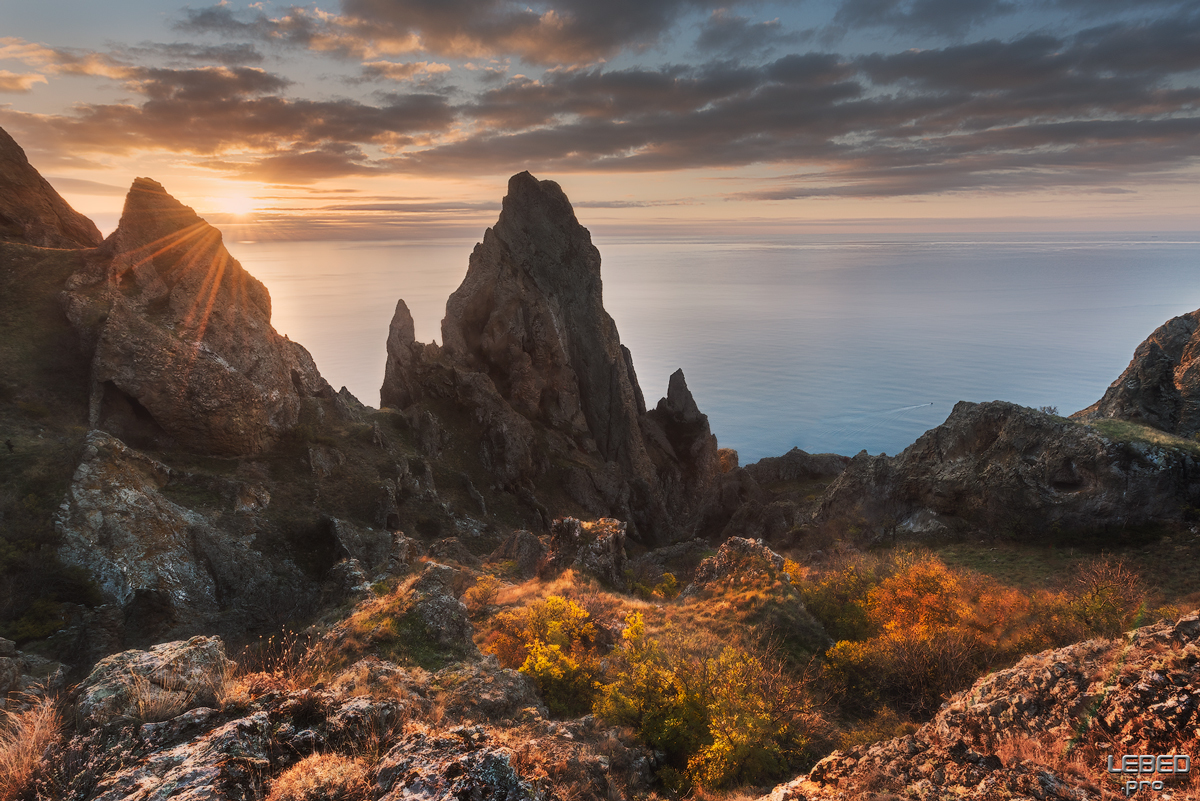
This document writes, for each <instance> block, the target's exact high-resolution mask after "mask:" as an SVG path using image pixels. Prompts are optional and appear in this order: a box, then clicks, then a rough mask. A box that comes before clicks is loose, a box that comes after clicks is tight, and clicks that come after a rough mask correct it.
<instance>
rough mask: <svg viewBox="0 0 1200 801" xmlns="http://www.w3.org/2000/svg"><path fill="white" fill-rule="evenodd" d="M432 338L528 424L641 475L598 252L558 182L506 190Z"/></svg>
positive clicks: (632, 391) (523, 177)
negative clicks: (482, 377) (438, 335)
mask: <svg viewBox="0 0 1200 801" xmlns="http://www.w3.org/2000/svg"><path fill="white" fill-rule="evenodd" d="M442 337H443V347H444V348H445V349H446V351H447V353H448V354H450V355H451V356H452V357H455V358H457V359H459V360H460V361H462V362H464V363H466V364H468V365H470V366H472V367H474V368H476V369H480V370H483V371H485V372H486V373H487V375H488V376H489V377H490V378H491V379H492V381H493V382H494V383H495V385H496V388H497V389H498V390H499V392H500V394H501V396H502V397H504V399H505V400H506V401H508V403H509V404H510V405H511V406H512V407H513V409H515V410H516V411H517V412H519V413H520V414H522V415H523V416H525V417H526V418H528V419H530V420H535V421H539V422H542V423H545V424H546V425H549V426H550V427H552V428H555V429H558V430H561V431H564V432H570V433H571V434H572V435H575V436H581V437H589V438H590V439H592V440H593V441H594V443H595V447H596V449H597V450H598V451H599V453H600V454H601V455H602V456H603V457H604V458H605V459H606V460H608V461H614V462H617V463H618V464H620V465H621V467H622V468H624V469H626V470H632V471H634V472H637V473H643V474H646V473H648V471H649V469H650V463H649V459H648V457H647V455H646V450H645V446H644V445H643V444H642V442H641V437H640V435H639V433H638V425H637V417H638V411H639V409H638V401H637V398H638V396H639V394H640V391H639V390H638V389H637V378H636V375H635V374H634V372H633V366H632V364H631V363H630V362H629V361H628V359H627V357H626V353H627V352H626V351H624V350H623V349H622V347H621V342H620V339H619V337H618V336H617V327H616V324H615V323H614V322H613V319H612V317H610V316H609V315H608V312H606V311H605V310H604V303H603V297H602V289H601V282H600V252H599V251H598V250H597V249H596V247H595V246H594V245H593V244H592V239H591V235H590V234H589V233H588V231H587V229H586V228H584V227H583V226H582V225H580V224H579V221H578V220H577V219H576V218H575V213H574V211H573V210H572V209H571V204H570V202H569V201H568V200H567V197H566V195H565V194H564V193H563V191H562V189H561V188H560V187H559V186H558V184H556V183H554V182H553V181H538V180H537V179H536V178H534V177H533V176H532V175H530V174H529V173H527V172H523V173H520V174H519V175H514V176H513V177H512V178H511V179H510V180H509V183H508V195H507V196H506V197H505V198H504V205H503V210H502V211H501V213H500V219H499V221H498V222H497V223H496V226H495V227H494V228H491V229H489V230H488V231H487V232H486V233H485V234H484V237H483V242H482V243H480V244H479V245H477V246H476V247H475V251H474V253H472V254H471V260H470V265H469V267H468V269H467V275H466V278H464V279H463V283H462V285H461V286H460V287H459V288H458V290H457V291H455V292H454V294H453V295H451V296H450V299H449V301H448V302H447V304H446V317H445V319H444V320H443V321H442Z"/></svg>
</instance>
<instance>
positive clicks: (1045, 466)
mask: <svg viewBox="0 0 1200 801" xmlns="http://www.w3.org/2000/svg"><path fill="white" fill-rule="evenodd" d="M1197 467H1200V455H1198V453H1197V451H1195V450H1194V449H1192V448H1191V447H1190V446H1189V447H1171V446H1168V445H1155V444H1152V443H1148V442H1129V441H1117V440H1113V439H1110V438H1107V437H1105V436H1103V435H1102V434H1101V433H1100V432H1098V431H1096V430H1094V429H1091V428H1089V427H1087V426H1083V425H1080V424H1078V423H1073V422H1070V421H1068V420H1064V419H1062V418H1060V417H1055V416H1052V415H1048V414H1043V413H1042V412H1038V411H1035V410H1033V409H1029V408H1026V407H1023V406H1017V405H1016V404H1012V403H1003V402H1000V401H995V402H992V403H967V402H960V403H958V404H956V405H955V407H954V411H952V412H951V413H950V416H949V417H948V418H947V419H946V422H945V423H943V424H942V425H940V426H938V427H937V428H934V429H931V430H930V431H927V432H925V434H923V435H922V436H921V437H920V438H919V439H918V440H917V441H916V442H915V443H913V444H912V445H910V446H909V447H908V448H906V449H905V450H904V451H903V452H901V453H900V454H899V455H897V456H894V457H888V456H869V455H867V454H866V452H863V453H860V454H859V455H858V456H856V457H854V459H853V461H851V462H850V464H849V466H848V467H847V468H846V471H845V472H844V473H843V474H842V475H841V476H840V477H838V479H837V480H835V481H834V482H833V484H831V485H830V487H829V489H828V491H827V492H826V494H825V496H824V497H823V498H822V500H821V505H820V508H819V510H818V512H817V516H816V519H817V521H818V522H820V523H824V524H827V525H828V524H832V525H845V526H847V527H849V526H852V525H860V524H863V523H865V524H866V525H867V526H868V527H869V529H870V530H873V531H874V533H875V534H876V536H880V537H889V536H937V535H946V534H952V533H955V532H960V531H964V530H978V529H982V530H986V531H989V532H991V533H993V534H1007V535H1011V536H1015V537H1018V538H1020V537H1036V536H1040V535H1041V534H1043V533H1045V532H1046V531H1049V530H1051V529H1056V530H1061V531H1065V532H1070V531H1076V530H1092V531H1112V530H1116V529H1121V528H1124V527H1127V526H1131V525H1133V526H1136V525H1138V524H1142V523H1147V522H1150V521H1156V520H1171V519H1176V518H1178V517H1179V516H1180V514H1181V512H1182V510H1183V509H1184V507H1186V506H1189V505H1195V503H1196V502H1197V500H1198V498H1200V487H1198V486H1197V485H1196V484H1195V482H1194V481H1193V480H1192V479H1191V478H1190V477H1191V476H1194V475H1195V470H1196V469H1197Z"/></svg>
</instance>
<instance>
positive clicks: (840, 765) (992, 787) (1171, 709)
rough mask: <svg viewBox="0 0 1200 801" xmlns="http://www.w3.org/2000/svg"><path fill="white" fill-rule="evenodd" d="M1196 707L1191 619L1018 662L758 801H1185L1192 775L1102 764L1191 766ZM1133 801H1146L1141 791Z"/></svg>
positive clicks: (1196, 649) (1199, 661)
mask: <svg viewBox="0 0 1200 801" xmlns="http://www.w3.org/2000/svg"><path fill="white" fill-rule="evenodd" d="M1198 706H1200V617H1197V616H1195V615H1192V616H1190V617H1185V618H1182V619H1180V620H1179V621H1177V622H1174V621H1172V622H1164V623H1158V624H1155V625H1152V626H1147V627H1145V628H1141V629H1137V630H1136V631H1132V632H1129V633H1128V634H1126V635H1125V636H1124V637H1122V638H1120V639H1118V640H1089V641H1087V642H1082V643H1079V644H1077V645H1072V646H1068V647H1066V648H1060V649H1058V650H1054V651H1046V652H1043V653H1040V654H1036V655H1034V656H1029V657H1026V658H1025V659H1023V660H1021V662H1019V663H1018V664H1017V665H1015V666H1013V667H1011V668H1008V669H1006V670H1000V671H997V672H995V673H992V674H990V675H988V676H986V677H984V678H982V679H980V680H979V681H977V682H976V683H975V685H974V686H973V687H971V689H969V690H966V691H964V692H962V693H959V694H958V695H956V696H954V697H953V698H951V699H950V700H949V701H948V702H947V703H946V704H945V705H944V706H943V707H942V709H941V711H940V712H939V713H938V714H937V716H936V717H935V718H934V719H933V720H931V721H930V722H929V723H926V724H925V725H924V726H922V727H921V728H920V729H919V730H918V731H917V732H916V734H914V735H911V736H907V737H902V738H898V739H895V740H890V741H887V742H882V743H876V744H874V745H869V746H859V747H856V748H854V749H851V750H849V751H846V752H842V751H835V752H834V753H833V754H831V755H829V756H828V757H826V758H825V759H823V760H821V761H820V762H818V763H817V765H816V766H815V767H813V769H812V770H811V771H810V772H809V773H808V774H807V775H804V776H800V777H798V778H797V779H795V780H793V781H791V782H789V783H787V784H783V785H780V786H779V787H776V788H775V790H773V791H772V792H771V793H770V794H769V795H767V796H764V798H765V799H770V801H800V800H801V799H808V801H815V799H835V798H836V799H841V798H856V797H866V796H871V795H876V797H878V795H882V794H889V793H892V794H898V795H899V794H903V795H904V796H905V797H909V798H919V799H940V798H967V799H981V800H982V799H993V798H1012V799H1038V800H1039V801H1045V800H1046V799H1072V801H1083V800H1084V799H1100V798H1110V797H1115V796H1117V795H1118V794H1120V795H1124V794H1125V793H1124V792H1123V790H1124V787H1123V783H1124V782H1125V781H1126V780H1128V779H1130V778H1138V779H1142V780H1164V785H1165V788H1164V789H1165V792H1179V791H1186V790H1189V789H1190V791H1191V792H1193V793H1194V792H1195V790H1196V785H1197V782H1196V780H1195V776H1196V767H1195V765H1194V764H1192V766H1191V770H1190V771H1189V772H1187V773H1184V774H1182V775H1174V776H1172V775H1169V774H1156V775H1153V776H1145V775H1143V776H1136V777H1134V776H1126V775H1118V774H1113V773H1109V772H1108V759H1109V758H1110V757H1111V758H1112V759H1113V760H1114V762H1115V764H1116V767H1117V768H1118V769H1119V768H1120V766H1121V761H1122V757H1123V756H1125V755H1129V754H1152V755H1161V754H1188V755H1191V756H1192V757H1193V758H1194V756H1195V754H1196V750H1197V748H1196V747H1197V746H1198V745H1200V734H1198V732H1200V730H1198V729H1197V723H1198V721H1197V718H1196V712H1197V707H1198ZM1141 797H1151V794H1150V789H1149V788H1148V787H1146V788H1143V791H1142V796H1141ZM1163 797H1164V798H1165V797H1166V796H1163ZM1187 797H1192V796H1187Z"/></svg>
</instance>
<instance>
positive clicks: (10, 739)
mask: <svg viewBox="0 0 1200 801" xmlns="http://www.w3.org/2000/svg"><path fill="white" fill-rule="evenodd" d="M29 700H30V701H31V702H32V704H31V706H30V707H29V708H28V709H25V710H23V711H20V712H8V713H5V715H4V719H3V722H2V724H0V801H14V799H17V798H19V797H21V796H22V795H23V794H24V793H25V791H26V790H27V789H28V788H29V786H30V783H31V782H32V781H33V777H34V774H35V772H36V771H37V768H38V765H39V763H40V762H41V760H42V754H44V753H45V751H46V748H47V747H48V746H49V745H50V744H51V743H52V742H54V740H55V739H56V738H57V737H58V732H59V729H60V728H61V727H62V717H61V716H60V715H59V712H58V709H57V708H56V707H55V705H54V700H53V699H51V698H33V697H31V698H30V699H29Z"/></svg>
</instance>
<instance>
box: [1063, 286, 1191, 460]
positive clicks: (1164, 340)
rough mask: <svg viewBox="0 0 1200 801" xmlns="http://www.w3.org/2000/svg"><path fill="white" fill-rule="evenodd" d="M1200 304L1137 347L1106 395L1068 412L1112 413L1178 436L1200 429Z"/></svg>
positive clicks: (1092, 416) (1082, 416) (1081, 415)
mask: <svg viewBox="0 0 1200 801" xmlns="http://www.w3.org/2000/svg"><path fill="white" fill-rule="evenodd" d="M1197 357H1200V309H1198V310H1196V311H1194V312H1190V313H1188V314H1184V315H1181V316H1179V317H1174V318H1172V319H1170V320H1168V321H1167V322H1165V323H1163V324H1162V325H1161V326H1159V327H1158V328H1157V329H1156V330H1155V331H1154V333H1152V334H1151V335H1150V336H1149V337H1147V338H1146V340H1145V341H1144V342H1142V344H1140V345H1138V346H1137V349H1136V350H1134V352H1133V360H1132V361H1130V362H1129V366H1128V367H1126V368H1125V372H1123V373H1121V376H1120V377H1119V378H1118V379H1117V380H1116V381H1114V382H1113V383H1112V385H1111V386H1109V388H1108V389H1107V390H1106V391H1105V393H1104V397H1102V398H1101V399H1100V400H1098V401H1096V402H1095V403H1093V404H1092V405H1091V406H1089V407H1088V408H1086V409H1083V410H1082V411H1078V412H1076V413H1075V414H1073V415H1071V416H1072V417H1074V418H1076V419H1079V420H1085V421H1091V420H1104V419H1110V418H1115V419H1118V420H1129V421H1131V422H1135V423H1143V424H1145V425H1148V426H1153V427H1154V428H1158V429H1161V430H1163V431H1169V432H1171V433H1172V434H1178V435H1179V436H1181V437H1190V436H1192V435H1193V434H1196V433H1197V432H1200V359H1198V358H1197Z"/></svg>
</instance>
